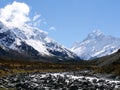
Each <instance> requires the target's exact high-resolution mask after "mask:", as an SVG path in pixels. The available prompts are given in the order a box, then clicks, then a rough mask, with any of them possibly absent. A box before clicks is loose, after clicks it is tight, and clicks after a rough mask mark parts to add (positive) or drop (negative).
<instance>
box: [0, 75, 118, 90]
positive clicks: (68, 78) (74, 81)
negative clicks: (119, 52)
mask: <svg viewBox="0 0 120 90" xmlns="http://www.w3.org/2000/svg"><path fill="white" fill-rule="evenodd" d="M0 87H5V88H16V89H17V90H51V89H54V90H119V89H120V81H110V80H107V79H106V80H105V79H100V78H99V79H98V78H96V77H84V76H74V75H73V74H70V73H62V74H60V73H53V74H52V73H49V74H41V73H32V74H29V73H28V74H18V75H11V76H8V77H2V78H0Z"/></svg>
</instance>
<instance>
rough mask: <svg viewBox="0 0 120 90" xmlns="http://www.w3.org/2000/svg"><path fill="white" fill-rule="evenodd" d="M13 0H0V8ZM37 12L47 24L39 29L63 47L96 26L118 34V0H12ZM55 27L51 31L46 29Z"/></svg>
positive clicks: (32, 11) (119, 4) (80, 39)
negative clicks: (24, 4) (22, 3)
mask: <svg viewBox="0 0 120 90" xmlns="http://www.w3.org/2000/svg"><path fill="white" fill-rule="evenodd" d="M13 1H14V0H0V8H1V7H3V6H5V5H7V4H8V3H12V2H13ZM16 1H18V2H24V3H26V4H28V5H29V6H30V8H31V16H32V14H35V13H37V14H41V15H42V18H43V19H44V20H45V22H46V23H47V24H45V25H40V26H39V28H41V29H43V30H45V31H47V32H48V35H49V37H51V38H53V39H54V40H56V41H58V42H59V43H61V44H63V45H64V46H66V47H70V46H72V44H73V43H74V42H77V41H82V40H83V39H84V38H85V37H86V36H87V34H88V33H90V32H92V31H93V30H96V29H100V30H101V31H102V32H104V33H105V34H107V35H112V36H116V37H120V36H119V35H120V0H16ZM50 27H52V29H54V28H53V27H55V30H49V28H50Z"/></svg>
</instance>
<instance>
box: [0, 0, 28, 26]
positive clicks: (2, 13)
mask: <svg viewBox="0 0 120 90" xmlns="http://www.w3.org/2000/svg"><path fill="white" fill-rule="evenodd" d="M29 12H30V8H29V6H28V5H27V4H25V3H21V2H16V1H14V2H13V3H12V4H8V5H6V6H5V7H4V8H1V9H0V20H1V21H2V22H3V23H4V24H6V25H7V26H16V27H20V26H22V25H24V24H25V23H26V22H28V21H30V18H29V17H28V15H29Z"/></svg>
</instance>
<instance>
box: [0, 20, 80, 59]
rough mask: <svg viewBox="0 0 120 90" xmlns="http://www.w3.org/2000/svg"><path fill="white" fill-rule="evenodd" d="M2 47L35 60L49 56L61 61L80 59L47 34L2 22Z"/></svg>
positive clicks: (0, 40) (36, 29) (0, 34)
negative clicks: (8, 25)
mask: <svg viewBox="0 0 120 90" xmlns="http://www.w3.org/2000/svg"><path fill="white" fill-rule="evenodd" d="M0 46H1V47H4V48H8V49H10V50H14V51H18V53H26V54H28V55H31V56H34V58H36V57H39V58H40V57H46V56H47V57H56V58H58V59H59V60H69V59H74V60H76V59H79V57H78V56H77V55H76V54H74V53H72V52H71V51H69V50H68V49H67V48H65V47H64V46H62V45H60V44H58V43H57V42H55V41H54V40H52V39H50V38H49V37H48V36H47V33H46V32H44V31H42V30H40V29H38V28H35V27H30V26H28V25H25V26H23V27H21V28H16V27H10V28H9V27H6V26H5V25H4V24H3V23H2V22H0ZM37 59H38V58H37Z"/></svg>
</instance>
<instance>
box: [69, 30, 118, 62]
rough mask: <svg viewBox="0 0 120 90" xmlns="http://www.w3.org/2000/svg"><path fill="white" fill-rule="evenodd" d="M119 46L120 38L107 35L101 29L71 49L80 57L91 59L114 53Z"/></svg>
mask: <svg viewBox="0 0 120 90" xmlns="http://www.w3.org/2000/svg"><path fill="white" fill-rule="evenodd" d="M119 48H120V38H115V37H112V36H109V35H105V34H104V33H102V32H101V31H100V30H94V31H93V32H92V33H90V34H88V36H87V38H86V39H84V40H83V41H82V42H78V43H75V44H74V45H73V46H72V48H71V51H73V52H75V53H76V54H77V55H78V56H79V57H80V58H82V59H85V60H89V59H93V58H97V57H102V56H105V55H109V54H112V53H114V52H116V51H117V50H118V49H119Z"/></svg>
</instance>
